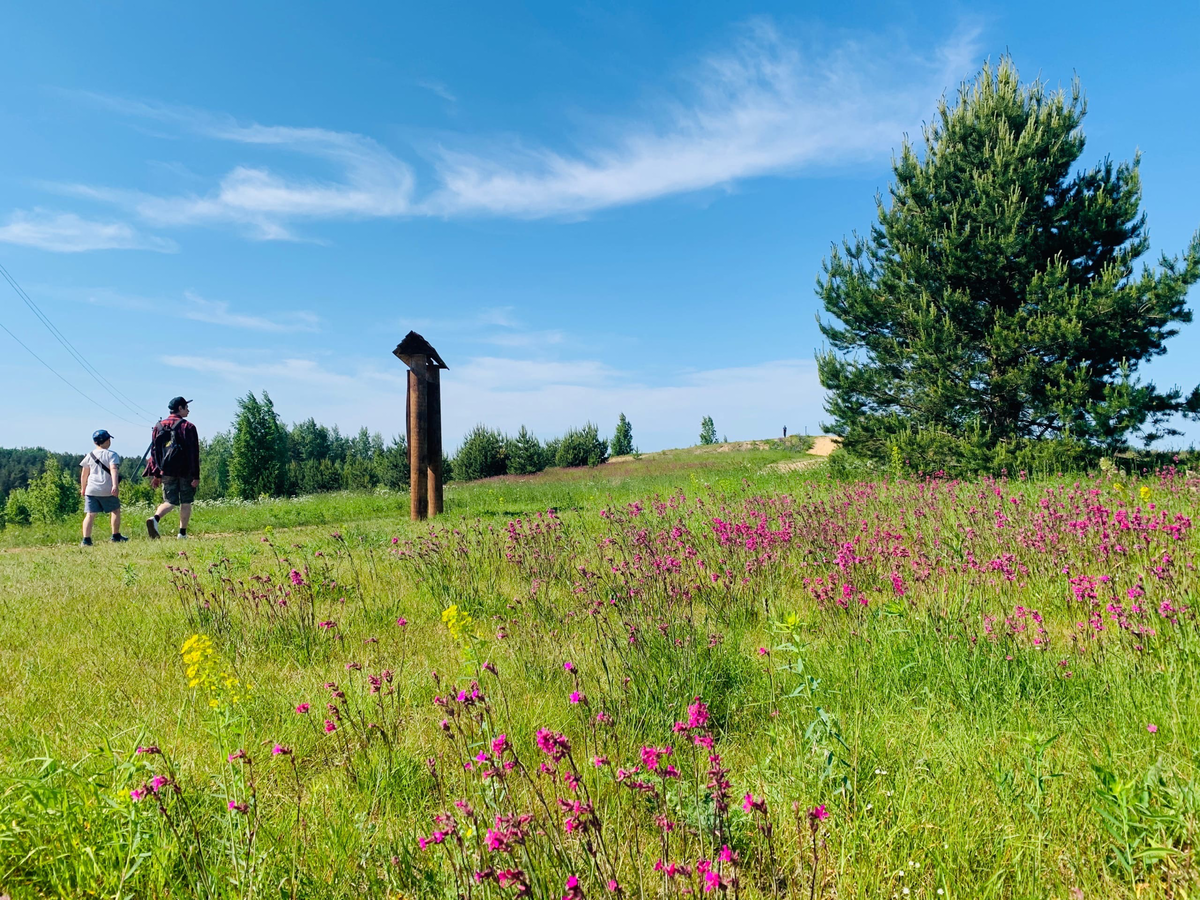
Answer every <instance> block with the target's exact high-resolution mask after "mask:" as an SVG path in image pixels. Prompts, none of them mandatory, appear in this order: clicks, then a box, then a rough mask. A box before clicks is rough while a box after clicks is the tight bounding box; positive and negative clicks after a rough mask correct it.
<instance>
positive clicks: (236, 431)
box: [0, 391, 638, 527]
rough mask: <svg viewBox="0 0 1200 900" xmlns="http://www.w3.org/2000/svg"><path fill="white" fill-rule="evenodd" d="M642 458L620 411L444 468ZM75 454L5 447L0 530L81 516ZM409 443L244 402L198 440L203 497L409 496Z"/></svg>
mask: <svg viewBox="0 0 1200 900" xmlns="http://www.w3.org/2000/svg"><path fill="white" fill-rule="evenodd" d="M629 454H633V455H638V454H637V449H636V448H635V447H634V444H633V427H632V425H631V424H630V422H629V420H628V419H627V418H626V417H625V414H624V413H622V414H621V415H620V418H619V419H618V421H617V425H616V428H615V429H614V432H613V436H612V437H611V438H604V437H601V435H600V433H599V428H598V427H597V426H596V425H595V424H593V423H590V422H589V423H586V424H585V425H583V426H582V427H580V428H571V429H568V430H567V432H566V433H565V434H563V435H562V436H561V437H557V438H553V439H551V440H547V441H542V440H540V439H538V438H537V437H536V436H535V435H533V434H532V433H531V432H530V431H529V430H528V429H527V428H525V427H524V426H522V427H521V429H520V430H519V431H518V432H517V434H516V435H511V436H510V435H506V434H503V433H502V432H500V431H498V430H495V429H490V428H488V427H486V426H484V425H478V426H476V427H475V428H473V429H472V430H471V431H470V432H468V433H467V435H466V436H465V438H464V439H463V441H462V444H461V445H460V446H459V449H458V451H457V453H456V454H455V455H454V457H453V458H449V457H444V458H443V461H442V466H443V473H444V477H445V479H446V480H447V481H452V480H459V481H472V480H475V479H479V478H489V477H492V476H495V475H506V474H511V475H529V474H533V473H535V472H540V471H542V470H544V469H547V468H550V467H553V466H559V467H568V466H598V465H601V464H602V463H604V462H606V461H607V460H608V459H609V458H610V456H624V455H629ZM79 459H80V456H79V455H77V454H70V453H49V452H47V451H46V450H43V449H40V448H36V449H28V448H25V449H18V450H8V449H0V527H3V525H4V524H6V523H7V524H11V525H28V524H31V523H48V522H55V521H59V520H61V519H63V518H65V517H67V516H71V515H75V514H77V513H79V511H80V509H81V500H80V497H79V470H78V467H79ZM142 466H143V463H142V461H141V460H140V459H133V458H126V459H124V460H123V461H122V463H121V499H122V501H123V502H125V503H151V502H153V501H154V500H155V491H154V489H153V488H152V487H151V485H150V483H149V481H148V480H144V479H141V477H140V475H141V469H142ZM408 481H409V463H408V446H407V444H406V442H405V439H404V436H403V435H398V436H395V437H393V438H391V440H390V441H385V440H384V438H383V435H382V434H380V433H379V432H374V433H372V432H371V431H369V430H368V429H367V428H362V429H360V430H359V431H358V432H357V433H356V434H343V433H342V432H341V431H340V430H339V429H338V427H337V426H336V425H334V426H332V427H326V426H325V425H321V424H318V423H317V422H316V421H315V420H314V419H312V418H308V419H305V420H304V421H302V422H298V423H294V424H293V425H291V426H290V427H289V426H287V425H286V424H285V423H284V422H283V420H282V419H281V418H280V416H279V414H278V412H277V411H276V409H275V404H274V403H273V402H272V400H271V398H270V396H269V395H268V394H267V392H266V391H263V392H262V395H261V397H260V396H256V395H255V394H254V393H253V392H250V393H248V394H247V395H246V396H245V397H242V398H240V399H239V400H238V411H237V415H236V417H235V418H234V421H233V422H232V423H231V425H230V427H229V429H228V430H226V431H222V432H219V433H218V434H216V435H214V436H213V437H212V438H211V439H208V440H202V441H201V442H200V486H199V488H198V490H197V493H196V497H197V499H198V500H219V499H227V498H234V499H242V500H254V499H258V498H260V497H286V496H297V495H301V494H318V493H323V492H328V491H337V490H376V489H380V488H384V489H388V490H394V491H404V490H407V489H408Z"/></svg>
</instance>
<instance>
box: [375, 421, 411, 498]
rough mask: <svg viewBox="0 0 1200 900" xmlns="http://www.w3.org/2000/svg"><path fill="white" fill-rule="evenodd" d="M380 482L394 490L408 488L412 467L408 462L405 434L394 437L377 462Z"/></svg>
mask: <svg viewBox="0 0 1200 900" xmlns="http://www.w3.org/2000/svg"><path fill="white" fill-rule="evenodd" d="M375 467H376V470H377V472H378V473H379V483H380V484H382V485H383V486H384V487H386V488H388V489H390V490H393V491H405V490H408V482H409V479H410V478H411V475H412V473H411V467H410V466H409V464H408V443H407V442H406V440H405V437H404V435H402V434H400V435H397V436H396V437H394V438H392V442H391V443H390V444H388V445H387V447H386V448H385V449H384V450H383V452H382V453H380V454H379V456H378V458H377V459H376V462H375Z"/></svg>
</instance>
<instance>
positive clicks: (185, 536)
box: [175, 531, 187, 541]
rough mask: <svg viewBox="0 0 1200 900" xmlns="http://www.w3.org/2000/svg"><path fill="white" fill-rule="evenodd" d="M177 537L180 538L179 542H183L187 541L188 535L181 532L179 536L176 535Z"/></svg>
mask: <svg viewBox="0 0 1200 900" xmlns="http://www.w3.org/2000/svg"><path fill="white" fill-rule="evenodd" d="M175 537H177V538H179V540H181V541H186V540H187V534H186V533H185V532H182V531H181V532H179V534H177V535H175Z"/></svg>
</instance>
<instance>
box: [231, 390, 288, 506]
mask: <svg viewBox="0 0 1200 900" xmlns="http://www.w3.org/2000/svg"><path fill="white" fill-rule="evenodd" d="M281 447H282V448H283V449H284V450H286V447H287V437H286V429H285V428H284V426H283V423H282V422H280V421H279V416H278V415H276V413H275V405H274V404H273V403H272V402H271V398H270V397H269V396H267V392H266V391H263V398H262V400H261V401H260V400H259V399H258V398H257V397H255V396H254V393H253V392H250V393H249V394H247V395H246V396H245V397H242V398H240V399H239V400H238V414H237V418H236V419H235V421H234V425H233V448H232V452H231V455H230V460H229V487H230V492H231V493H232V494H233V495H234V496H236V497H241V498H242V499H243V500H253V499H255V498H256V497H260V496H263V495H267V496H272V495H275V494H277V493H279V488H280V483H281V481H282V480H283V479H284V477H285V476H284V474H283V473H282V472H281V469H282V468H283V466H282V465H281V463H282V458H281V457H282V454H281Z"/></svg>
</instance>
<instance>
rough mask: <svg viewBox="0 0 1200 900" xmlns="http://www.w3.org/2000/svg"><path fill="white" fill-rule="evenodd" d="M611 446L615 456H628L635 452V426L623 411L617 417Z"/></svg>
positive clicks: (612, 453)
mask: <svg viewBox="0 0 1200 900" xmlns="http://www.w3.org/2000/svg"><path fill="white" fill-rule="evenodd" d="M609 448H610V451H611V455H613V456H628V455H629V454H631V453H632V452H633V426H632V425H630V424H629V420H628V419H627V418H625V413H621V416H620V418H619V419H617V427H616V430H614V431H613V436H612V440H611V441H610V442H609Z"/></svg>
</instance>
